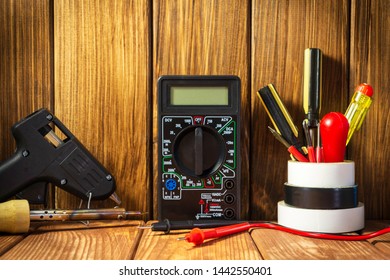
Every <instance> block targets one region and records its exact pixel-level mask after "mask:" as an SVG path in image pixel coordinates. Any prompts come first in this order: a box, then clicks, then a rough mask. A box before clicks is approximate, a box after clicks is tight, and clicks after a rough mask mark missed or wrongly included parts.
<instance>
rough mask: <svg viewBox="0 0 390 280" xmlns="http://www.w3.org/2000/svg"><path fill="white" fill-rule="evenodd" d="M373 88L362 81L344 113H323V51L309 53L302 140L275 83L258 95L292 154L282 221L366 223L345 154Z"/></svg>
mask: <svg viewBox="0 0 390 280" xmlns="http://www.w3.org/2000/svg"><path fill="white" fill-rule="evenodd" d="M372 95H373V90H372V87H371V86H370V85H368V84H361V85H359V86H358V87H357V88H356V92H355V93H354V96H353V98H352V100H351V103H350V105H349V107H348V108H347V111H346V112H345V114H342V113H340V112H330V113H327V114H325V115H324V116H323V117H322V119H321V118H320V109H321V96H322V52H321V50H320V49H312V48H310V49H306V50H305V54H304V79H303V108H304V112H305V115H306V119H305V120H303V122H302V130H303V132H304V137H303V138H304V141H303V143H304V144H302V142H301V139H300V137H299V135H298V129H297V127H296V126H295V124H294V122H293V121H292V118H291V116H290V114H289V113H288V111H287V109H286V107H285V106H284V105H283V102H282V101H281V98H280V95H279V93H278V92H277V91H276V89H275V87H274V85H272V84H269V85H267V86H265V87H263V88H261V89H260V90H259V91H258V96H259V98H260V100H261V103H262V104H263V106H264V108H265V110H266V112H267V114H268V116H269V117H270V119H271V122H272V124H273V125H274V129H273V128H271V127H269V130H270V131H271V133H272V134H273V135H274V136H275V138H276V139H277V140H279V141H280V142H281V143H282V144H283V145H284V146H286V148H287V150H288V152H289V153H290V154H291V159H292V160H290V161H288V170H287V173H288V179H287V182H286V183H285V184H284V194H285V199H284V200H283V201H280V202H279V203H278V208H277V209H278V223H279V224H280V225H283V226H286V227H289V228H295V229H298V230H304V231H311V232H327V233H343V232H351V231H358V230H361V229H363V228H364V205H363V203H360V202H358V186H357V185H356V184H355V163H354V162H353V161H346V160H345V151H346V146H347V144H348V142H349V140H350V138H351V136H352V134H353V133H354V132H355V131H356V130H358V129H360V127H361V125H362V122H363V120H364V118H365V116H366V113H367V111H368V108H369V106H370V105H371V102H372V99H371V97H372Z"/></svg>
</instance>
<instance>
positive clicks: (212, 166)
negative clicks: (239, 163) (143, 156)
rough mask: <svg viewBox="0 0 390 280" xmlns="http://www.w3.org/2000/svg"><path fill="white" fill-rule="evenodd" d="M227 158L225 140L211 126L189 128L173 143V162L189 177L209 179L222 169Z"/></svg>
mask: <svg viewBox="0 0 390 280" xmlns="http://www.w3.org/2000/svg"><path fill="white" fill-rule="evenodd" d="M225 157H226V145H225V140H224V139H223V137H222V136H221V135H220V134H219V133H218V132H217V131H216V130H215V129H214V128H212V127H209V126H204V125H193V126H189V127H187V128H185V129H183V130H182V131H181V132H180V133H179V134H178V135H177V137H176V138H175V140H174V142H173V160H174V162H175V164H176V166H177V168H178V169H179V170H180V171H181V172H182V173H183V174H186V175H188V176H192V177H198V178H206V177H209V176H210V175H212V174H214V173H215V172H216V171H217V170H218V169H219V168H220V167H221V165H222V164H223V162H224V160H225Z"/></svg>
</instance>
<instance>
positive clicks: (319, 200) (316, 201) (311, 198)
mask: <svg viewBox="0 0 390 280" xmlns="http://www.w3.org/2000/svg"><path fill="white" fill-rule="evenodd" d="M284 194H285V199H284V201H285V203H287V204H289V205H291V206H294V207H299V208H305V209H346V208H354V207H357V206H358V203H359V202H358V186H357V185H354V186H350V187H339V188H307V187H299V186H292V185H289V184H287V183H285V184H284Z"/></svg>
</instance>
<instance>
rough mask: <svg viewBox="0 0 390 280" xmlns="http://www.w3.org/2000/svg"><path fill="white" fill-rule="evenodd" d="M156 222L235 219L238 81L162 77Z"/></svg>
mask: <svg viewBox="0 0 390 280" xmlns="http://www.w3.org/2000/svg"><path fill="white" fill-rule="evenodd" d="M158 95H159V112H158V113H159V114H158V121H159V143H158V145H159V149H158V159H159V172H158V173H159V174H158V208H159V209H158V210H159V211H158V213H159V215H158V216H159V217H158V218H159V220H164V219H170V220H194V219H198V220H199V219H202V220H215V219H226V220H231V219H239V217H240V133H239V131H240V80H239V78H238V77H236V76H162V77H160V79H159V81H158Z"/></svg>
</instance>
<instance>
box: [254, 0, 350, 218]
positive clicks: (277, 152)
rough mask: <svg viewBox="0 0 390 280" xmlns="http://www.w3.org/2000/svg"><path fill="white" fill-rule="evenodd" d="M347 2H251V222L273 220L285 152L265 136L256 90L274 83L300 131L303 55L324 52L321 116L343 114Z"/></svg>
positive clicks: (280, 194) (280, 192) (283, 175)
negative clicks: (329, 113) (318, 51)
mask: <svg viewBox="0 0 390 280" xmlns="http://www.w3.org/2000/svg"><path fill="white" fill-rule="evenodd" d="M348 34H349V5H348V1H346V0H345V1H336V0H333V1H311V0H307V1H263V0H254V1H252V93H253V94H252V130H251V135H252V137H251V141H252V142H251V168H250V170H251V199H252V201H251V207H252V211H251V213H252V218H253V219H276V208H277V205H276V204H277V202H278V201H279V200H282V199H283V184H284V182H285V181H286V179H287V160H289V155H288V152H287V151H286V149H285V147H284V146H283V145H281V144H280V143H279V142H278V141H276V140H275V139H274V137H273V136H272V134H270V133H269V132H268V129H267V126H268V125H271V126H272V124H271V121H270V120H269V118H268V116H267V114H266V112H265V110H264V108H263V106H262V105H261V103H260V100H259V98H258V97H257V96H256V94H255V93H256V91H257V90H259V89H260V88H262V87H263V86H265V85H267V84H269V83H273V84H274V86H275V88H276V89H277V91H278V92H279V94H280V96H281V99H282V100H283V102H284V104H285V105H286V107H287V109H288V111H289V112H290V114H291V116H292V118H293V120H294V122H295V125H296V126H297V127H298V128H299V130H300V133H301V132H302V128H301V126H302V121H303V119H304V112H303V107H302V79H303V53H304V50H305V49H306V48H309V47H311V48H313V47H315V48H320V49H321V50H322V52H323V55H324V57H323V100H322V110H321V116H322V115H324V114H325V113H328V112H330V111H343V110H345V108H346V100H347V95H348V84H347V81H348V76H347V74H348V68H347V67H348V48H349V45H348V39H349V36H348Z"/></svg>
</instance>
